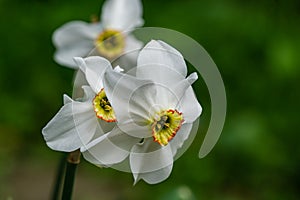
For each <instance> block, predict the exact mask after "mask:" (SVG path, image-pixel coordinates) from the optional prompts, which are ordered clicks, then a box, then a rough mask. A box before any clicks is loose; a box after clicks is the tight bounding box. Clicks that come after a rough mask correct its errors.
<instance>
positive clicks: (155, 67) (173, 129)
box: [42, 0, 202, 184]
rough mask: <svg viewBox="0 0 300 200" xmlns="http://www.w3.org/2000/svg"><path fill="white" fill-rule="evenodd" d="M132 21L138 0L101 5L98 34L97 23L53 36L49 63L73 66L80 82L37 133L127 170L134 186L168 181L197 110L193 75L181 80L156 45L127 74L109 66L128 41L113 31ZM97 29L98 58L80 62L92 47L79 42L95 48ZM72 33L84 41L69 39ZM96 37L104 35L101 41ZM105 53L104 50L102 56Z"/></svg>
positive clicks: (165, 49) (55, 145)
mask: <svg viewBox="0 0 300 200" xmlns="http://www.w3.org/2000/svg"><path fill="white" fill-rule="evenodd" d="M124 6H125V7H128V9H124ZM124 10H125V11H128V12H130V14H126V13H125V11H124ZM140 16H141V4H140V2H139V1H138V0H107V1H106V3H105V5H104V8H103V12H102V20H103V22H102V26H103V27H105V28H104V29H102V28H101V27H102V26H101V25H100V24H91V25H87V24H84V23H82V22H80V23H77V22H76V23H77V24H76V23H70V24H67V25H65V26H63V27H62V28H61V29H59V30H58V31H56V32H55V34H54V41H55V44H56V46H57V47H58V52H57V53H56V56H55V58H56V60H57V62H60V63H62V64H66V65H67V64H70V65H69V66H72V67H74V68H78V69H79V70H80V71H81V73H82V74H83V76H84V78H85V80H86V82H85V84H84V85H83V86H82V89H83V91H84V95H83V96H82V97H81V98H76V99H72V98H70V97H68V96H67V95H64V106H63V107H62V108H61V109H60V110H59V112H58V113H57V114H56V115H55V116H54V118H53V119H52V120H51V121H50V122H49V123H48V124H47V125H46V126H45V127H44V129H43V130H42V133H43V135H44V138H45V140H46V142H47V145H48V146H49V147H50V148H52V149H54V150H58V151H64V152H72V151H74V150H77V149H80V151H81V152H82V154H83V156H84V158H85V159H86V160H87V161H89V162H91V163H93V164H95V165H100V166H104V167H114V168H116V169H120V170H123V171H130V172H131V173H132V174H133V177H134V180H135V183H136V182H137V181H139V180H140V179H143V180H144V181H146V182H147V183H150V184H155V183H159V182H161V181H163V180H165V179H167V178H168V177H169V175H170V173H171V171H172V167H173V161H174V158H175V156H176V155H177V153H178V150H180V149H181V148H182V147H183V144H184V142H185V141H186V140H187V139H188V138H189V135H190V132H191V129H192V127H193V123H194V122H195V121H196V120H197V119H198V117H199V116H200V114H201V111H202V108H201V106H200V104H199V102H198V101H197V98H196V96H195V94H194V91H193V89H192V87H191V85H192V83H193V82H194V81H196V80H197V78H198V76H197V74H196V73H192V74H190V75H189V76H187V67H186V63H185V61H184V58H183V57H182V55H181V54H180V53H179V52H178V51H177V50H176V49H175V48H173V47H171V46H170V45H168V44H167V43H165V42H163V41H159V40H152V41H150V42H149V43H147V44H146V45H145V46H144V47H143V48H142V49H141V50H140V51H139V52H138V55H137V57H136V58H135V59H136V66H135V67H132V68H131V69H127V70H124V69H123V68H122V66H115V67H113V66H112V64H111V58H112V57H117V56H119V54H120V52H126V51H124V47H122V48H123V49H122V51H120V52H119V49H118V48H119V46H118V45H119V44H117V43H118V42H120V41H121V40H123V39H124V37H126V38H127V39H128V38H129V37H130V36H128V35H127V36H124V35H119V36H120V38H118V37H115V34H116V31H117V30H124V29H126V28H134V27H136V26H137V25H141V23H142V21H143V20H142V19H141V18H140ZM122 20H124V21H123V22H121V21H122ZM95 25H97V26H98V25H99V27H97V28H96V26H95ZM81 26H82V27H81ZM78 27H81V28H78ZM83 27H86V28H87V30H86V31H83V29H82V28H83ZM69 31H71V33H70V32H69ZM97 31H98V32H99V31H102V32H101V33H100V36H98V38H97V37H96V40H94V41H96V43H97V42H98V43H97V44H96V46H95V47H96V49H97V51H98V52H99V55H100V56H99V55H98V56H94V55H93V56H88V57H86V56H87V55H86V53H87V52H88V47H92V46H88V45H87V46H85V47H86V48H84V46H81V45H82V44H83V43H84V42H87V44H89V45H95V43H90V41H89V39H92V38H94V36H96V35H97V34H96V32H97ZM66 33H68V34H69V37H67V36H66V35H65V34H66ZM70 34H71V35H70ZM80 34H83V35H85V36H86V38H85V39H86V40H84V39H82V38H81V39H76V37H77V36H79V35H80ZM101 34H108V35H109V34H112V35H109V37H108V36H103V37H104V38H105V39H103V38H102V39H101V38H100V37H102V36H101ZM118 34H119V33H118ZM58 38H59V39H58ZM99 38H100V39H99ZM111 38H112V39H111ZM106 39H107V40H108V41H106ZM110 39H111V40H110ZM99 41H101V42H99ZM105 42H107V44H106V43H105ZM120 43H122V41H121V42H120ZM125 43H126V44H130V42H125ZM125 43H124V44H125ZM115 46H118V47H115ZM92 48H93V47H92ZM115 48H116V49H115ZM125 48H127V47H125ZM110 49H113V50H112V52H110V53H103V52H106V51H109V50H110ZM75 52H76V55H75V54H74V55H73V53H75ZM77 53H78V54H77ZM79 53H85V54H81V55H79ZM112 55H113V56H112ZM70 56H73V57H74V58H73V61H74V63H73V62H71V60H69V57H70ZM83 57H84V58H83ZM130 59H132V57H131V58H130ZM73 64H74V65H73Z"/></svg>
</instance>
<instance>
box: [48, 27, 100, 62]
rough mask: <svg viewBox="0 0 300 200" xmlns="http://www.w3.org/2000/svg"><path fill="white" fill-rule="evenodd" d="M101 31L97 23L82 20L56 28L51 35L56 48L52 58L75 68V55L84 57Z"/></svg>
mask: <svg viewBox="0 0 300 200" xmlns="http://www.w3.org/2000/svg"><path fill="white" fill-rule="evenodd" d="M101 31H102V27H101V25H100V24H99V23H96V24H95V23H92V24H88V23H86V22H82V21H72V22H69V23H66V24H65V25H63V26H61V27H60V28H58V29H57V30H56V31H55V32H54V34H53V37H52V40H53V43H54V46H55V47H56V48H57V51H56V52H55V55H54V59H55V61H56V62H57V63H59V64H61V65H65V66H68V67H71V68H76V67H77V66H76V65H75V63H74V61H73V60H72V58H73V57H75V56H81V57H85V56H87V55H88V54H89V52H90V51H91V50H92V49H93V48H94V40H95V38H96V37H97V35H98V34H99V33H100V32H101Z"/></svg>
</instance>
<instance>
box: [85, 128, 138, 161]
mask: <svg viewBox="0 0 300 200" xmlns="http://www.w3.org/2000/svg"><path fill="white" fill-rule="evenodd" d="M139 141H140V139H139V138H135V137H132V136H129V135H127V134H125V133H123V132H122V130H121V129H119V128H118V127H115V128H114V129H113V130H112V131H110V132H109V133H106V134H104V135H102V136H100V137H99V138H97V139H95V140H93V141H92V142H91V143H89V144H87V145H85V146H83V147H82V148H81V151H82V152H83V156H84V158H85V159H86V160H88V161H90V162H92V163H94V164H99V165H104V166H110V165H113V164H117V163H120V162H122V161H123V160H124V159H126V158H127V157H128V155H129V153H130V149H131V148H132V146H133V145H135V144H136V143H138V142H139Z"/></svg>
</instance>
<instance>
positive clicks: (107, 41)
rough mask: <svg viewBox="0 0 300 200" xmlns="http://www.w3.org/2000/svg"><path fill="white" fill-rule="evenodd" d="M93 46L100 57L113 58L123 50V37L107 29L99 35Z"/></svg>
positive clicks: (117, 32) (119, 33) (118, 32)
mask: <svg viewBox="0 0 300 200" xmlns="http://www.w3.org/2000/svg"><path fill="white" fill-rule="evenodd" d="M95 45H96V48H97V50H98V52H99V53H100V54H101V55H103V56H105V57H107V58H115V57H116V56H118V55H120V54H121V53H122V52H123V50H124V47H125V37H124V35H123V34H122V33H121V32H120V31H117V30H113V29H107V30H104V31H103V32H102V33H100V34H99V36H98V37H97V39H96V41H95Z"/></svg>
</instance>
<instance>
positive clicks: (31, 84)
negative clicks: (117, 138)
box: [0, 0, 300, 200]
mask: <svg viewBox="0 0 300 200" xmlns="http://www.w3.org/2000/svg"><path fill="white" fill-rule="evenodd" d="M102 2H103V1H83V0H81V1H79V0H65V1H59V0H14V1H12V0H0V22H1V31H0V38H1V39H0V41H1V47H0V66H1V68H0V89H1V98H0V112H1V114H0V199H48V198H49V197H50V194H51V190H52V187H53V181H54V175H55V171H56V168H57V165H58V162H59V159H60V157H61V156H62V153H59V152H55V151H52V150H50V149H49V148H48V147H47V146H46V144H45V142H44V140H43V137H42V135H41V129H42V127H43V126H44V125H45V124H46V123H47V122H48V121H49V120H50V119H51V118H52V117H53V116H54V114H55V113H56V112H57V111H58V109H59V108H60V107H61V105H62V94H64V93H66V94H69V95H70V94H71V91H72V85H71V82H72V79H73V70H71V69H68V68H65V67H61V66H59V65H58V64H56V63H55V62H54V61H53V59H52V57H53V53H54V47H53V45H52V43H51V35H52V33H53V31H54V30H55V29H56V28H58V27H59V26H61V25H62V24H64V23H66V22H68V21H71V20H84V21H89V20H90V17H91V15H93V14H96V15H98V13H99V11H100V7H101V5H102ZM143 5H144V19H145V26H155V27H165V28H169V29H174V30H177V31H180V32H182V33H184V34H186V35H189V36H191V37H192V38H194V39H195V40H197V41H198V42H199V43H200V44H202V45H203V46H204V48H205V49H206V50H207V51H208V52H209V54H210V55H211V57H212V58H213V59H214V61H215V63H216V64H217V66H218V67H219V70H220V72H221V74H222V77H223V79H224V83H225V87H226V90H227V100H228V112H227V120H226V124H225V128H224V131H223V133H222V135H221V138H220V140H219V141H218V143H217V145H216V146H215V148H214V150H213V151H212V152H211V153H210V154H209V155H208V156H207V157H205V158H204V159H198V157H197V155H198V151H199V148H200V146H201V142H202V138H203V136H204V133H205V130H206V129H207V125H208V122H209V116H210V114H209V112H210V111H209V110H210V108H209V107H210V102H209V96H208V92H207V89H206V87H205V85H204V83H203V81H202V82H201V80H200V81H199V83H198V84H197V88H196V89H195V90H196V92H197V96H198V98H199V100H200V101H201V103H202V106H203V108H204V113H203V115H202V118H201V123H202V124H201V129H200V131H199V133H198V135H197V137H196V139H195V140H194V142H193V144H192V146H191V148H190V149H189V150H188V151H186V152H185V154H184V155H183V156H182V157H181V158H180V159H179V160H177V161H176V162H175V165H174V168H173V171H172V174H171V176H170V178H169V179H167V180H166V181H165V182H163V183H161V184H158V185H147V184H146V183H144V182H142V181H141V182H139V183H138V184H137V185H136V186H132V184H133V178H132V175H131V174H127V173H123V172H119V171H115V170H113V169H99V168H97V167H95V166H93V165H91V164H89V163H87V162H85V161H84V160H82V163H81V164H80V166H79V168H78V176H77V179H76V184H75V192H74V199H77V200H81V199H91V200H93V199H108V200H110V199H146V200H147V199H158V200H166V199H175V200H176V199H213V200H214V199H216V200H240V199H246V200H247V199H272V200H273V199H275V200H276V199H278V200H281V199H300V190H299V189H300V172H299V169H300V148H299V141H300V132H299V127H298V125H299V119H300V118H299V111H300V109H299V102H300V95H299V86H300V68H299V67H300V59H299V52H300V26H299V25H300V2H299V1H297V0H264V1H258V0H254V1H241V0H239V1H238V0H227V1H218V0H185V1H182V0H169V1H161V0H151V1H150V0H148V1H146V0H143Z"/></svg>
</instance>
